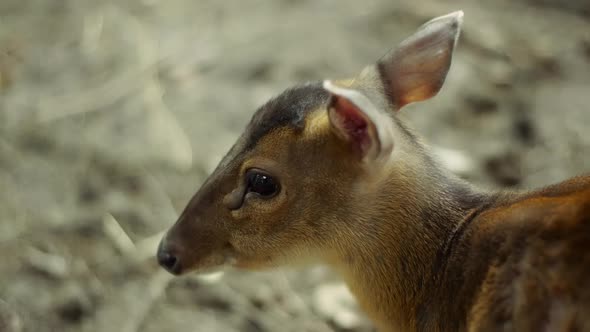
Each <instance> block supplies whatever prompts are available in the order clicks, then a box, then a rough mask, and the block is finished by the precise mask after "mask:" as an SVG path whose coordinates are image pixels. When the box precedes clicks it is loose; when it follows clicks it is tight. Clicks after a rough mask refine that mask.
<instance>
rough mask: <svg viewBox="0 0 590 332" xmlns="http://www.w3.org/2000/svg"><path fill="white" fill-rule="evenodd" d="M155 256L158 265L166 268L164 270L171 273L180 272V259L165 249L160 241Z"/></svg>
mask: <svg viewBox="0 0 590 332" xmlns="http://www.w3.org/2000/svg"><path fill="white" fill-rule="evenodd" d="M157 256H158V263H160V266H162V267H163V268H164V269H166V271H168V272H170V273H172V274H180V269H181V268H180V260H179V259H178V257H177V256H176V255H175V254H173V253H172V252H170V251H168V250H166V248H165V246H164V245H163V244H162V243H160V246H159V247H158V255H157Z"/></svg>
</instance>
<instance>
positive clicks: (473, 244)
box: [158, 14, 590, 331]
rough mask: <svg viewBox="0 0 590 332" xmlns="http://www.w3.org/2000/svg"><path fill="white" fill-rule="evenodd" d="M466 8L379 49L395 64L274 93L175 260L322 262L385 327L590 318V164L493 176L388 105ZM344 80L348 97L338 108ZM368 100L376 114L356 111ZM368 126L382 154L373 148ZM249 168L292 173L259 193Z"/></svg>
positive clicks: (413, 92) (200, 200)
mask: <svg viewBox="0 0 590 332" xmlns="http://www.w3.org/2000/svg"><path fill="white" fill-rule="evenodd" d="M449 17H450V19H449ZM445 20H446V21H445ZM458 20H459V18H458V15H457V14H455V16H445V18H443V20H439V21H435V22H434V23H433V24H431V25H430V26H427V27H426V28H423V29H422V30H420V31H419V33H418V34H417V35H416V36H414V37H411V38H410V39H408V40H407V41H405V42H404V43H402V46H401V51H396V52H394V53H392V54H391V55H389V56H388V57H385V58H384V59H385V60H381V62H380V63H382V62H383V61H388V62H389V63H390V65H388V66H384V65H381V64H378V65H376V66H372V67H368V68H367V69H366V70H365V71H363V73H362V74H361V75H360V76H359V77H357V78H355V79H353V80H347V81H340V82H335V83H334V86H336V88H334V87H333V86H331V87H330V88H329V89H331V90H330V94H329V93H327V92H326V91H325V90H323V89H322V87H321V86H320V85H318V84H315V85H306V86H304V87H301V88H294V89H290V90H288V91H287V92H285V93H284V94H283V95H281V96H279V97H278V98H276V99H274V100H272V101H271V102H269V103H267V104H266V105H265V106H263V107H262V108H261V109H260V110H259V111H258V112H257V113H256V115H255V116H254V117H253V120H252V122H251V123H250V124H249V126H248V127H247V129H246V131H245V132H244V134H243V135H242V136H241V138H240V139H239V140H238V142H237V143H236V144H235V146H234V147H233V148H232V149H231V151H230V152H229V153H228V155H227V156H226V157H225V158H224V160H223V161H222V162H221V163H220V165H219V167H218V168H217V169H216V170H215V171H214V172H213V174H211V176H210V177H209V179H208V180H207V181H206V182H205V183H204V184H203V185H202V187H201V188H200V189H199V191H198V192H197V193H196V194H195V196H194V197H193V198H192V199H191V201H190V202H189V204H188V205H187V207H186V209H185V210H184V212H183V213H182V215H181V217H180V218H179V220H178V221H177V223H176V224H175V225H174V226H173V227H172V228H171V229H170V231H169V232H168V234H167V235H166V237H165V238H164V240H163V241H162V244H161V247H160V249H159V254H158V255H159V257H160V259H161V262H163V263H162V264H163V265H165V266H166V265H171V264H167V263H166V259H165V258H169V257H171V256H173V257H174V258H176V259H177V261H175V263H178V264H175V265H174V267H172V266H167V268H169V269H170V270H171V271H172V272H173V273H176V274H180V273H187V272H189V271H194V270H199V271H203V270H205V269H209V268H216V267H219V266H221V265H228V264H229V265H232V266H234V267H237V268H245V269H258V268H267V267H273V266H279V265H283V264H294V263H302V262H309V261H318V262H322V263H324V264H327V265H329V266H331V267H332V268H334V269H335V270H336V271H338V272H339V273H340V274H341V275H342V277H343V278H344V280H345V281H346V283H347V284H348V285H349V287H350V289H351V290H352V292H353V293H354V295H355V296H356V298H357V299H358V301H359V303H360V305H361V307H362V308H363V309H364V310H365V311H366V312H367V314H368V315H369V317H370V318H371V319H372V320H373V321H374V322H375V324H376V325H377V327H378V328H379V329H380V330H382V331H590V318H588V317H590V249H589V248H590V247H589V246H588V244H589V243H590V177H578V178H574V179H571V180H569V181H566V182H563V183H560V184H557V185H554V186H550V187H547V188H545V189H541V190H537V191H532V192H529V193H487V192H483V191H481V190H477V189H475V188H473V187H472V186H470V185H469V184H467V183H465V182H464V181H462V180H460V179H458V178H456V177H455V176H453V175H452V174H450V173H449V172H447V171H446V170H444V169H443V168H442V167H440V166H439V165H438V164H437V163H436V162H435V161H434V160H433V158H431V157H430V154H429V152H428V149H427V148H426V147H424V146H423V145H422V144H421V143H420V141H419V140H418V139H417V138H416V136H415V135H414V134H412V133H411V132H410V131H408V130H407V129H406V127H405V126H404V125H403V124H402V123H401V122H400V121H399V119H398V118H397V115H396V113H395V112H387V110H388V109H391V108H393V109H394V110H397V109H399V107H401V106H403V104H405V103H407V102H412V101H419V100H423V99H426V98H429V97H431V96H433V95H435V94H436V93H437V92H438V90H439V89H440V87H441V86H442V82H443V81H444V76H445V75H446V72H447V71H448V66H449V65H450V56H451V54H452V50H453V47H454V43H455V41H456V37H457V35H458ZM459 23H460V22H459ZM440 49H442V50H443V51H444V52H442V51H441V52H437V50H440ZM400 54H401V55H400ZM416 54H417V55H418V56H417V55H416ZM429 54H434V55H435V56H433V57H432V59H430V58H429ZM400 56H403V58H402V59H400V58H399V57H400ZM398 61H402V62H400V63H403V64H404V66H403V71H402V70H401V69H400V68H401V67H400V66H399V64H396V63H397V62H398ZM412 66H414V67H412ZM383 68H389V69H388V70H384V69H383ZM424 68H426V70H425V71H423V70H424ZM388 72H390V73H394V74H395V75H393V76H392V74H387V73H388ZM407 73H410V74H407ZM404 75H406V76H404ZM336 84H340V85H339V86H340V87H342V88H343V89H352V90H354V93H349V92H347V91H349V90H338V89H339V88H338V86H337V85H336ZM327 89H328V88H327ZM339 93H342V95H338V94H339ZM334 96H337V97H338V98H345V99H346V103H343V105H345V107H346V108H347V110H346V112H341V113H334V114H332V113H329V111H330V109H331V108H334V107H341V106H338V105H339V104H336V105H335V104H333V103H331V100H332V99H330V98H334ZM308 97H309V98H308ZM355 107H358V109H356V108H355ZM363 107H364V108H363ZM367 107H368V108H367ZM348 108H352V110H351V109H348ZM351 112H352V113H351ZM355 112H358V113H355ZM329 114H332V115H329ZM355 114H357V115H358V114H361V116H360V117H356V118H353V120H354V121H360V123H361V124H362V123H363V121H367V123H368V124H369V125H370V127H369V126H367V127H362V126H360V127H358V128H357V127H354V126H356V125H357V124H358V123H356V122H354V121H353V122H350V123H347V122H346V121H348V120H349V119H347V118H346V117H347V116H353V117H354V116H357V115H355ZM331 116H332V117H331ZM340 116H342V117H344V122H335V120H334V118H333V117H340ZM338 119H339V120H342V119H340V118H338ZM351 124H352V125H353V127H354V128H353V129H351V127H350V125H351ZM366 128H369V129H366ZM347 130H353V131H352V133H353V135H348V134H350V133H349V132H347ZM355 135H365V136H363V142H370V143H371V144H372V145H371V146H370V147H371V149H368V150H366V151H370V154H367V155H361V156H360V157H361V158H359V156H358V151H361V152H362V151H365V150H363V149H361V150H358V149H356V150H355V149H354V148H353V147H352V146H351V145H354V144H356V141H355V139H356V138H358V137H357V136H355ZM385 143H388V144H389V145H388V144H385ZM385 147H387V148H385ZM357 148H358V147H357ZM353 150H354V151H357V153H351V151H353ZM250 169H261V170H264V171H265V172H266V173H267V174H270V175H271V176H272V177H274V178H276V179H278V181H279V182H280V188H281V189H280V191H279V192H278V193H277V195H276V196H273V197H272V198H261V197H258V196H256V195H252V194H248V190H247V188H246V187H247V185H246V181H245V174H246V173H247V171H248V170H250ZM168 263H169V262H168Z"/></svg>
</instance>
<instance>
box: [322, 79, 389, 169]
mask: <svg viewBox="0 0 590 332" xmlns="http://www.w3.org/2000/svg"><path fill="white" fill-rule="evenodd" d="M324 88H325V89H326V90H327V91H329V92H330V94H331V95H330V101H329V103H328V118H329V120H330V126H331V129H332V131H333V132H334V133H335V134H336V135H337V136H338V137H339V138H340V139H342V140H344V141H345V142H346V143H347V144H349V146H350V148H351V151H352V153H353V154H354V155H355V157H357V158H358V159H360V160H363V161H365V162H372V161H376V160H381V159H384V158H387V157H388V156H389V155H390V154H391V151H392V149H393V134H392V130H391V119H389V118H388V115H387V114H384V113H383V112H380V111H379V110H378V109H377V108H376V107H375V106H374V105H373V103H371V101H370V100H369V99H368V98H367V97H366V96H365V95H363V94H362V93H361V92H360V91H358V90H355V89H353V88H345V87H340V86H338V85H336V83H334V82H332V81H329V80H327V81H324Z"/></svg>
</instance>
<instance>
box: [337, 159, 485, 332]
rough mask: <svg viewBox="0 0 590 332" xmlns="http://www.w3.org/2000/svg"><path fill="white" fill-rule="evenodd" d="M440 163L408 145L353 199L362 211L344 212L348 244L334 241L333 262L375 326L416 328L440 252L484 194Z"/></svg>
mask: <svg viewBox="0 0 590 332" xmlns="http://www.w3.org/2000/svg"><path fill="white" fill-rule="evenodd" d="M412 160H413V162H412ZM394 165H395V163H394ZM440 170H441V168H440V167H439V166H438V165H436V164H435V163H434V162H433V161H432V160H431V159H430V158H428V156H418V157H416V154H415V151H414V153H413V156H412V157H409V156H408V158H406V159H405V162H404V163H403V164H401V163H398V164H397V166H392V168H391V172H389V175H388V176H387V177H386V179H385V180H384V181H382V182H381V183H380V185H379V186H377V187H376V190H373V191H372V192H368V193H366V194H365V195H363V199H360V200H358V204H357V205H355V207H354V208H353V210H354V211H362V212H354V211H349V213H348V215H349V216H350V217H348V220H346V222H345V223H344V224H345V225H347V226H348V227H350V228H351V229H349V231H348V232H347V233H348V234H350V237H351V238H350V239H348V241H349V243H352V245H350V244H348V245H347V244H341V245H339V246H338V247H339V248H346V249H343V250H341V252H339V253H338V259H337V260H336V264H335V265H336V269H337V270H339V272H340V273H341V274H342V275H343V277H344V279H345V281H346V282H347V284H348V286H349V287H350V289H351V291H352V292H353V294H354V295H355V296H356V297H357V300H358V301H359V303H360V305H361V307H363V309H364V310H365V311H366V312H367V314H368V315H369V316H370V317H371V318H372V319H373V320H374V321H375V322H376V323H377V326H378V327H379V328H380V329H379V330H380V331H389V330H401V331H412V330H416V329H417V326H418V325H419V322H417V318H416V317H417V316H418V315H419V312H420V311H421V310H422V311H423V310H430V309H428V308H424V303H427V302H428V303H432V299H431V298H430V297H432V296H433V294H435V293H436V294H439V293H440V292H439V291H437V290H436V289H433V288H437V283H436V280H438V277H439V276H437V273H438V272H439V271H438V268H437V266H438V265H440V264H444V263H445V262H444V261H441V252H442V251H444V248H445V247H446V246H447V245H448V242H449V241H451V239H453V238H454V237H453V234H454V233H455V232H456V231H457V229H458V228H459V226H460V225H461V224H462V223H463V221H464V220H465V219H466V218H468V216H469V214H470V213H473V211H475V210H476V209H477V208H478V207H479V206H481V205H483V204H484V202H485V201H486V199H487V195H486V194H483V193H480V192H477V191H476V190H474V189H473V188H472V187H471V186H470V185H469V184H467V183H466V182H464V181H462V180H460V179H458V178H456V177H454V176H453V175H450V174H449V173H446V172H445V171H440ZM361 214H362V215H361ZM341 224H342V223H341ZM443 260H444V259H443ZM451 291H452V290H451Z"/></svg>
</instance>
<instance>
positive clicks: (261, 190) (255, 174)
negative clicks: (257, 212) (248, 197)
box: [246, 170, 279, 197]
mask: <svg viewBox="0 0 590 332" xmlns="http://www.w3.org/2000/svg"><path fill="white" fill-rule="evenodd" d="M246 179H247V180H246V181H248V192H253V193H257V194H258V195H260V196H263V197H270V196H273V195H274V194H276V193H277V192H278V191H279V184H278V182H277V181H276V180H275V179H274V178H273V177H272V176H270V175H268V174H265V173H262V172H260V171H257V170H250V171H248V173H247V174H246Z"/></svg>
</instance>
